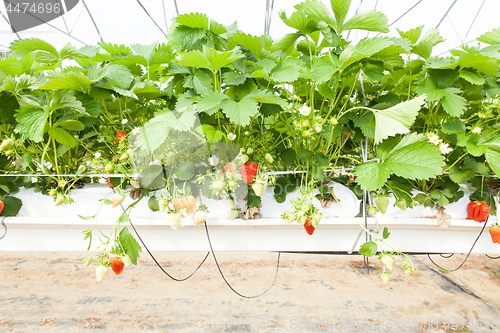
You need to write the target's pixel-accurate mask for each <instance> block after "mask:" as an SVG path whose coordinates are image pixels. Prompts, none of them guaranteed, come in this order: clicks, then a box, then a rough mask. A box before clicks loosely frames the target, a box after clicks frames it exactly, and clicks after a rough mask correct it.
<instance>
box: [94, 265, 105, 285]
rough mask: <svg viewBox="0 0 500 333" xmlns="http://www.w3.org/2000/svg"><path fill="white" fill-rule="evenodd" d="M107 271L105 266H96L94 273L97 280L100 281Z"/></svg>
mask: <svg viewBox="0 0 500 333" xmlns="http://www.w3.org/2000/svg"><path fill="white" fill-rule="evenodd" d="M107 272H108V268H107V267H104V266H97V268H96V269H95V275H96V279H97V282H101V280H102V279H103V278H104V276H105V275H106V273H107Z"/></svg>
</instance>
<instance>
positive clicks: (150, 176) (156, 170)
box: [141, 164, 163, 188]
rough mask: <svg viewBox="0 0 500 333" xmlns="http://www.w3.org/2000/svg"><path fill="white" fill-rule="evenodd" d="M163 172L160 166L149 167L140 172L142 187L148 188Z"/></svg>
mask: <svg viewBox="0 0 500 333" xmlns="http://www.w3.org/2000/svg"><path fill="white" fill-rule="evenodd" d="M162 172H163V167H162V166H161V165H155V164H152V165H149V166H148V167H147V168H146V169H144V171H143V172H142V179H141V184H142V186H143V187H145V188H148V187H149V186H150V185H151V184H152V183H153V182H154V181H155V179H156V178H158V176H160V175H161V174H162Z"/></svg>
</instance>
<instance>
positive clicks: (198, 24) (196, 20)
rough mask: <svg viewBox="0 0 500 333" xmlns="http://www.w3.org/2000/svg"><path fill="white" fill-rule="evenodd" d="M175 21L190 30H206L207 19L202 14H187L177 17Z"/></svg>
mask: <svg viewBox="0 0 500 333" xmlns="http://www.w3.org/2000/svg"><path fill="white" fill-rule="evenodd" d="M175 21H176V22H177V23H179V24H182V25H185V26H187V27H190V28H203V29H208V23H209V18H208V16H207V15H206V14H203V13H189V14H182V15H179V16H178V17H177V18H176V19H175Z"/></svg>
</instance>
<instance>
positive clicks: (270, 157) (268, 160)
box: [264, 154, 274, 163]
mask: <svg viewBox="0 0 500 333" xmlns="http://www.w3.org/2000/svg"><path fill="white" fill-rule="evenodd" d="M264 158H265V159H266V161H267V162H268V163H273V161H274V159H273V156H272V155H271V154H266V156H264Z"/></svg>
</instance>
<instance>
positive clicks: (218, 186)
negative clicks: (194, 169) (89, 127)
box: [212, 180, 224, 192]
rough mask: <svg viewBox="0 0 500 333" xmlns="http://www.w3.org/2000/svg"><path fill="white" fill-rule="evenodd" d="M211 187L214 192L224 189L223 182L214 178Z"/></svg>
mask: <svg viewBox="0 0 500 333" xmlns="http://www.w3.org/2000/svg"><path fill="white" fill-rule="evenodd" d="M212 187H213V188H214V190H215V191H216V192H220V191H222V190H223V189H224V183H223V182H222V181H221V180H216V181H215V182H213V183H212Z"/></svg>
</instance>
